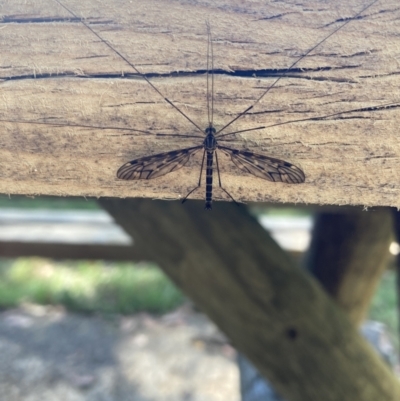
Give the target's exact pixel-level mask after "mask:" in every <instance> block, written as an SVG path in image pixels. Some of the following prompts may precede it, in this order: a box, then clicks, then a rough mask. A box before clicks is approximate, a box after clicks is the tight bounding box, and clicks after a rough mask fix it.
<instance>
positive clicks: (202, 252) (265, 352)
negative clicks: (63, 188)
mask: <svg viewBox="0 0 400 401" xmlns="http://www.w3.org/2000/svg"><path fill="white" fill-rule="evenodd" d="M100 203H101V205H102V206H103V207H104V208H105V209H106V210H107V211H109V213H110V214H111V215H112V216H113V217H114V218H115V220H116V221H117V223H119V224H120V225H121V226H122V227H123V228H124V229H125V230H126V231H127V232H128V233H129V234H131V235H132V236H133V238H134V239H135V244H136V245H137V246H138V247H140V249H141V251H143V252H145V253H147V254H148V255H149V259H152V260H156V261H157V262H158V263H159V264H160V266H161V267H162V268H163V270H164V271H165V272H166V273H167V274H168V275H169V276H170V277H171V278H172V279H173V280H174V281H175V283H176V284H178V285H179V286H180V287H181V288H182V289H183V290H184V291H185V292H186V294H188V295H189V296H190V297H191V298H192V299H193V300H194V301H195V302H196V303H197V305H198V306H199V307H200V308H201V309H202V310H203V311H205V312H206V313H207V314H208V315H209V316H210V318H211V319H212V320H213V321H214V322H215V323H216V324H217V325H218V326H219V327H220V328H221V329H222V330H223V331H224V332H225V333H226V334H227V335H228V336H229V338H230V339H231V340H232V342H233V344H234V345H235V346H236V347H237V348H238V350H240V351H241V352H243V353H244V354H245V355H246V356H247V357H248V358H249V359H250V360H251V361H252V362H253V364H254V365H255V366H256V367H257V368H258V369H259V371H260V372H261V373H262V374H263V375H265V377H267V378H268V379H269V380H270V381H271V383H272V384H273V385H274V386H275V388H277V390H278V391H279V392H280V393H281V394H282V395H283V396H285V397H286V398H287V399H288V400H290V401H306V400H307V401H317V400H318V401H320V400H324V401H347V400H348V401H354V400H357V401H376V400H390V401H397V400H399V399H400V386H399V383H398V382H397V380H396V379H395V377H394V376H393V374H392V373H391V372H390V370H389V369H388V367H387V366H385V364H384V363H383V362H382V361H381V360H380V359H379V357H378V356H377V355H376V354H375V352H374V351H373V350H372V349H371V348H370V346H369V345H368V344H367V343H366V341H365V340H364V339H362V338H361V337H360V335H359V334H358V333H357V331H356V329H355V328H354V327H353V325H352V324H351V322H350V321H349V320H348V319H347V317H346V316H345V314H344V313H343V312H342V311H341V310H340V309H339V308H338V307H337V306H336V305H335V304H334V303H333V302H332V301H331V300H330V299H329V297H328V296H327V295H326V294H325V293H324V292H323V291H322V289H321V288H320V287H319V285H318V284H317V282H316V281H314V280H313V279H312V278H311V277H310V276H309V275H308V274H307V273H306V272H304V271H302V270H301V269H298V268H296V267H295V266H294V265H293V263H292V261H291V260H290V258H289V257H288V256H287V254H286V253H285V252H284V251H282V250H281V249H280V248H279V246H278V245H277V244H276V243H275V242H274V241H273V240H272V239H271V238H270V236H269V235H268V234H267V233H266V232H265V231H264V230H263V229H262V227H261V226H260V225H259V224H258V222H257V221H256V219H255V218H253V217H252V216H250V215H249V214H248V212H247V210H246V209H245V208H237V206H235V205H233V204H223V203H220V204H218V206H219V207H216V210H215V211H214V212H212V213H206V212H204V211H203V210H202V205H201V204H199V203H198V202H188V203H187V204H185V205H184V206H182V205H181V204H179V203H178V202H162V201H146V200H131V199H129V200H128V199H125V200H121V199H102V200H100Z"/></svg>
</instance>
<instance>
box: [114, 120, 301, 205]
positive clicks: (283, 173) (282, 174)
mask: <svg viewBox="0 0 400 401" xmlns="http://www.w3.org/2000/svg"><path fill="white" fill-rule="evenodd" d="M205 134H206V137H205V139H204V141H203V144H202V145H199V146H195V147H191V148H186V149H180V150H173V151H171V152H166V153H159V154H157V155H154V156H146V157H142V158H140V159H136V160H132V161H130V162H128V163H126V164H124V165H123V166H121V167H120V168H119V170H118V172H117V177H118V178H120V179H124V180H138V179H151V178H157V177H160V176H161V175H164V174H167V173H170V172H172V171H175V170H177V169H179V168H181V167H183V166H184V165H185V164H186V163H187V162H188V161H189V160H190V157H191V156H193V155H194V154H195V153H197V152H198V151H199V150H200V149H202V148H203V161H202V163H201V170H200V178H199V182H198V185H197V186H196V187H195V188H194V189H192V190H191V191H190V192H189V193H188V194H187V195H186V197H185V198H184V199H183V202H184V201H186V199H187V198H188V196H189V195H190V194H191V193H192V192H194V191H195V190H196V189H198V188H199V187H200V186H201V176H202V172H203V167H204V159H205V158H206V203H205V209H206V210H211V209H212V185H213V170H214V156H215V160H216V166H217V173H218V182H219V187H220V188H221V189H222V190H223V191H224V192H225V193H226V194H227V195H228V196H229V197H230V198H231V199H232V200H234V199H233V198H232V196H231V195H230V194H229V193H228V192H227V191H226V190H225V188H223V187H222V185H221V177H220V173H219V165H218V154H217V149H218V150H220V151H221V152H222V153H224V154H225V155H227V156H229V157H230V158H231V160H232V161H233V163H234V164H235V165H236V166H237V167H239V168H240V169H242V170H244V171H246V172H248V173H251V174H253V175H255V176H257V177H260V178H264V179H266V180H269V181H274V182H284V183H287V184H299V183H302V182H304V180H305V175H304V172H303V171H302V170H301V169H300V168H299V167H296V166H295V165H293V164H291V163H288V162H286V161H283V160H279V159H274V158H272V157H268V156H264V155H260V154H257V153H253V152H249V151H241V150H237V149H232V148H229V147H227V146H222V145H219V144H218V142H217V137H216V130H215V128H214V126H213V124H212V123H210V124H209V126H208V127H207V128H206V130H205Z"/></svg>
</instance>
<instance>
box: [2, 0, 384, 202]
mask: <svg viewBox="0 0 400 401" xmlns="http://www.w3.org/2000/svg"><path fill="white" fill-rule="evenodd" d="M54 1H55V2H56V3H58V4H59V5H60V6H61V7H63V8H64V9H65V10H66V11H68V12H69V13H70V14H71V15H72V16H74V17H75V18H76V19H77V20H78V21H79V22H80V23H82V24H83V25H84V26H85V27H86V28H87V29H88V30H89V31H91V32H92V33H93V34H94V35H95V36H96V37H97V38H98V39H99V40H100V41H101V42H102V43H104V44H105V45H106V46H108V48H109V49H110V50H111V51H113V52H114V53H115V54H116V55H117V56H118V57H120V58H121V59H122V60H123V61H124V62H126V63H127V65H129V66H130V67H131V68H132V69H133V71H135V72H136V73H137V74H138V75H139V76H140V77H141V78H142V79H144V80H145V81H146V82H147V83H148V84H149V85H150V86H151V87H152V89H153V90H154V91H156V92H157V93H158V94H159V95H160V96H161V97H162V98H163V99H164V100H165V101H166V102H167V103H168V104H169V105H170V106H171V107H173V108H174V109H175V110H176V111H177V112H178V113H179V114H180V115H181V116H183V117H184V118H185V119H186V120H188V121H189V122H190V123H191V124H192V125H193V126H194V127H196V129H197V130H199V131H200V132H201V133H202V134H203V135H205V137H204V140H203V142H202V143H201V144H200V145H197V146H193V147H189V148H184V149H177V150H172V151H169V152H164V153H159V154H155V155H151V156H145V157H141V158H138V159H134V160H131V161H129V162H127V163H125V164H124V165H122V166H121V167H120V168H119V169H118V171H117V178H119V179H123V180H140V179H144V180H149V179H155V178H158V177H161V176H163V175H165V174H168V173H171V172H173V171H175V170H178V169H180V168H182V167H183V166H185V165H186V164H187V163H188V162H189V160H190V159H191V157H192V156H194V155H195V154H196V153H197V152H198V151H200V150H203V157H202V163H201V169H200V177H199V181H198V185H197V186H196V187H195V188H193V189H192V190H191V191H190V192H189V193H188V194H187V195H186V196H185V198H184V199H183V200H182V202H185V201H186V200H187V198H188V196H189V195H190V194H192V193H193V192H194V191H195V190H197V189H198V188H200V186H201V179H202V175H203V171H204V162H206V166H205V170H206V174H205V176H206V195H205V209H206V210H211V208H212V189H213V172H214V158H215V165H216V171H217V175H218V185H219V187H220V188H221V189H222V190H223V191H224V192H225V193H226V194H227V195H228V196H229V197H230V198H231V199H232V200H233V201H234V202H235V200H234V199H233V197H232V196H231V195H230V194H229V192H228V191H227V190H226V189H225V188H223V186H222V183H221V177H220V170H219V164H218V152H221V153H222V154H224V155H226V156H228V157H229V158H230V159H231V161H232V162H233V164H234V165H235V166H236V167H238V168H239V169H241V170H243V171H245V172H247V173H250V174H252V175H254V176H256V177H259V178H263V179H265V180H268V181H272V182H282V183H286V184H300V183H303V182H304V181H305V174H304V172H303V170H301V168H299V167H297V166H295V165H294V164H292V163H289V162H287V161H284V160H280V159H276V158H272V157H269V156H266V155H262V154H259V153H254V152H250V151H244V150H238V149H234V148H230V147H228V146H224V145H221V144H220V143H219V142H223V141H224V139H223V138H224V137H227V136H229V135H234V134H238V133H242V132H248V131H253V130H260V129H265V128H269V127H272V126H277V125H284V124H289V123H292V122H299V121H307V120H318V119H323V118H327V117H331V116H335V115H338V114H343V113H344V112H339V113H334V114H330V115H326V116H322V117H319V118H305V119H299V120H293V121H286V122H282V123H276V124H273V125H269V126H267V127H266V126H262V127H255V128H248V129H244V130H240V131H233V132H228V133H222V132H223V131H225V130H226V128H228V127H229V126H230V125H231V124H233V123H234V122H235V121H237V120H238V119H240V118H241V117H243V116H244V115H246V114H248V113H249V111H250V110H252V109H253V108H254V106H255V105H256V104H258V103H259V102H260V101H261V100H262V99H263V98H264V97H265V96H266V95H267V94H268V92H269V91H270V90H271V89H272V88H273V87H275V86H276V84H277V83H278V82H279V81H280V80H281V79H282V78H283V77H285V76H287V75H288V73H289V71H290V70H291V69H292V68H293V67H294V66H296V65H297V64H298V63H299V62H300V61H301V60H303V59H304V58H305V57H307V56H308V55H309V54H310V53H311V52H312V51H313V50H315V49H316V48H317V47H318V46H320V45H321V44H322V43H324V42H325V41H326V40H328V39H329V38H330V37H331V36H332V35H334V34H335V33H336V32H337V31H339V30H340V29H342V28H343V27H344V26H346V25H347V24H348V23H349V22H351V21H352V20H354V19H358V18H359V17H360V16H361V14H362V13H363V12H364V11H366V10H367V9H368V8H370V7H371V6H372V5H374V4H375V3H377V2H378V1H379V0H373V1H372V2H371V3H369V4H368V5H366V6H364V7H363V8H362V9H361V10H360V11H359V12H358V13H357V14H356V15H354V16H353V17H352V18H348V19H345V20H344V22H343V23H342V24H341V25H339V26H338V27H337V28H336V29H334V30H333V31H332V32H331V33H330V34H328V35H327V36H326V37H324V38H323V39H322V40H320V41H319V42H318V43H316V44H315V45H314V46H313V47H312V48H310V49H309V50H307V51H306V52H305V53H304V54H303V55H301V56H300V57H299V58H297V60H296V61H295V62H293V63H292V64H291V65H290V66H289V67H288V68H286V70H285V71H284V72H283V73H282V75H280V76H279V77H278V78H276V79H275V81H273V83H272V84H271V85H270V86H269V87H268V88H267V89H266V90H265V91H264V92H263V93H262V94H261V96H259V97H258V98H257V99H256V100H255V102H254V103H253V104H252V105H251V106H249V107H247V108H246V109H245V110H244V111H243V112H241V113H239V114H238V115H237V116H236V117H235V118H233V119H232V120H231V121H230V122H229V123H228V124H226V125H225V126H224V127H222V128H221V129H219V130H218V131H217V130H216V128H215V126H214V123H213V111H214V74H213V62H214V58H213V46H212V37H211V30H210V27H209V24H208V23H207V32H208V42H207V46H208V47H207V109H208V126H207V127H206V129H205V130H203V129H201V128H200V127H199V126H198V125H197V124H196V123H195V122H194V121H193V120H192V119H191V118H190V117H188V116H187V115H186V114H185V113H184V112H183V111H182V110H180V109H179V108H178V107H177V106H176V105H175V104H174V103H173V102H171V101H170V100H169V99H168V98H166V97H165V96H164V95H163V94H162V93H161V92H160V91H159V89H158V88H157V87H156V86H155V85H154V84H153V83H152V82H151V81H150V80H149V79H148V78H147V76H146V75H145V74H142V73H141V72H140V71H139V70H138V69H137V68H136V66H135V65H134V64H133V63H131V62H130V61H129V60H128V59H127V58H126V57H125V56H124V55H123V54H122V53H120V52H119V51H118V50H117V49H115V48H114V47H113V46H112V45H111V44H110V43H109V42H108V41H107V40H105V39H104V38H103V37H102V36H101V35H100V34H99V33H97V32H96V31H95V30H94V29H93V28H92V27H91V26H90V25H89V23H88V22H86V21H85V20H84V19H82V18H79V17H78V16H77V15H76V14H75V13H74V12H73V11H72V10H71V9H69V8H68V7H67V6H65V5H64V4H63V3H62V2H61V0H54ZM210 52H211V57H210ZM210 58H211V67H210ZM210 72H211V74H210ZM210 75H211V77H210ZM210 86H211V88H210ZM351 111H359V110H351ZM351 111H349V112H351ZM2 121H8V120H2ZM26 123H30V122H26ZM33 123H36V124H42V123H40V122H33ZM43 124H46V123H43ZM57 125H60V124H57ZM61 125H62V124H61ZM75 126H81V125H75ZM117 129H118V127H117ZM123 129H125V128H123ZM143 132H144V131H143ZM178 136H184V137H196V138H198V136H190V135H178Z"/></svg>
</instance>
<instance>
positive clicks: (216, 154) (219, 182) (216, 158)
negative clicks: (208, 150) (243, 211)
mask: <svg viewBox="0 0 400 401" xmlns="http://www.w3.org/2000/svg"><path fill="white" fill-rule="evenodd" d="M215 161H216V162H217V173H218V185H219V187H220V188H221V189H222V190H223V191H224V192H225V193H226V194H227V195H228V196H229V197H230V198H231V199H232V200H233V202H235V205H237V206H240V205H239V203H238V202H236V201H235V199H234V198H233V196H232V195H231V194H230V193H229V192H228V191H227V190H226V189H225V188H224V187H223V186H222V183H221V175H220V174H219V164H218V152H217V150H215Z"/></svg>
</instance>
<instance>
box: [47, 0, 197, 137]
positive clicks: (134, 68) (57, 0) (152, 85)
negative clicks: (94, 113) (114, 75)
mask: <svg viewBox="0 0 400 401" xmlns="http://www.w3.org/2000/svg"><path fill="white" fill-rule="evenodd" d="M54 1H55V2H56V3H58V4H59V5H60V6H61V7H62V8H64V10H66V11H68V12H69V13H70V14H71V15H73V16H74V17H75V18H77V19H78V20H79V21H80V22H81V23H82V24H83V25H84V26H85V27H86V28H87V29H89V31H90V32H92V33H93V35H95V36H96V37H97V38H98V39H99V40H100V41H101V42H102V43H104V44H105V45H106V46H107V47H108V48H109V49H111V50H112V51H113V52H114V53H115V54H116V55H118V56H119V57H120V58H121V59H122V60H124V61H125V62H126V63H127V64H128V65H129V66H130V67H131V68H132V69H133V70H134V71H135V72H136V73H137V74H138V75H139V76H140V77H141V78H143V79H144V80H145V81H146V82H147V83H148V84H149V85H150V86H151V87H152V88H153V89H154V90H155V91H156V92H157V93H158V94H159V95H160V96H161V97H162V98H163V99H164V100H165V101H166V102H167V103H168V104H169V105H170V106H172V107H173V108H174V109H175V110H176V111H178V112H179V113H180V114H181V115H182V116H183V117H185V118H186V120H188V121H189V122H190V123H191V124H192V125H194V126H195V127H196V128H197V129H198V130H199V131H200V132H201V133H202V134H204V132H203V130H202V129H201V128H200V127H199V126H198V125H197V124H196V123H195V122H194V121H193V120H192V119H191V118H190V117H188V116H187V115H186V114H185V113H184V112H183V111H182V110H180V109H179V108H178V107H177V106H175V104H174V103H172V102H171V101H170V100H169V99H168V98H167V97H165V96H164V95H163V94H162V93H161V91H160V90H159V89H158V88H157V87H156V86H155V85H154V84H153V83H152V82H151V81H150V80H149V79H148V78H147V77H146V75H145V74H142V73H141V72H140V71H139V70H138V69H137V68H136V67H135V65H134V64H133V63H131V62H130V61H129V60H128V59H127V58H126V57H125V56H124V55H123V54H122V53H120V52H119V51H118V50H117V49H115V48H114V47H113V46H112V45H111V44H110V43H109V42H108V41H107V40H105V39H104V38H102V37H101V36H100V35H99V34H98V33H97V32H96V31H95V30H94V29H92V28H91V27H90V25H89V24H88V23H86V22H85V20H84V19H83V18H79V17H78V16H77V15H76V14H75V13H74V12H73V11H72V10H71V9H69V8H68V7H67V6H65V5H64V4H63V3H62V2H61V1H60V0H54Z"/></svg>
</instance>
